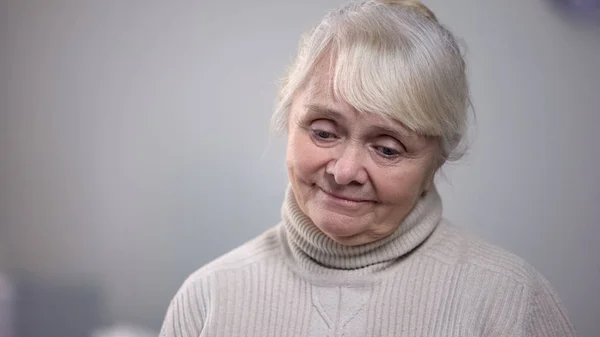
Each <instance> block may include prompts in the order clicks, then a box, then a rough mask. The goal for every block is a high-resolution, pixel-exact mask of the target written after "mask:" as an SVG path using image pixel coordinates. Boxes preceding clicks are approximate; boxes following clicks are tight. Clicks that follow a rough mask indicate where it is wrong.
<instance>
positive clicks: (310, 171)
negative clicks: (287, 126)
mask: <svg viewBox="0 0 600 337" xmlns="http://www.w3.org/2000/svg"><path fill="white" fill-rule="evenodd" d="M326 152H327V151H326V150H325V149H321V148H319V147H317V146H315V145H314V143H313V141H312V140H311V139H310V138H309V137H308V135H302V134H299V133H298V132H294V133H290V137H289V140H288V146H287V167H288V171H289V172H290V175H291V176H295V177H298V178H300V179H310V178H311V177H312V176H313V175H314V174H316V173H318V172H319V170H320V169H321V168H324V165H326V163H327V158H328V156H327V153H326ZM311 180H312V179H311Z"/></svg>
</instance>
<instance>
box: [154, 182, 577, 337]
mask: <svg viewBox="0 0 600 337" xmlns="http://www.w3.org/2000/svg"><path fill="white" fill-rule="evenodd" d="M160 336H162V337H191V336H194V337H199V336H211V337H213V336H214V337H216V336H227V337H233V336H248V337H250V336H257V337H258V336H260V337H267V336H273V337H275V336H276V337H283V336H310V337H312V336H319V337H322V336H331V337H334V336H340V337H341V336H344V337H354V336H356V337H358V336H360V337H364V336H419V337H422V336H444V337H452V336H457V337H458V336H461V337H463V336H540V337H541V336H543V337H551V336H557V337H558V336H560V337H564V336H575V332H574V329H573V327H572V325H571V324H570V323H569V320H568V318H567V315H566V313H565V310H564V308H563V307H562V304H561V303H560V300H559V299H558V297H557V295H556V293H555V292H554V291H553V289H552V288H551V286H550V285H549V283H548V282H547V281H546V279H544V277H543V276H542V275H540V274H539V273H538V272H537V271H536V270H534V269H533V268H532V267H531V266H530V265H528V264H527V263H526V262H524V261H523V260H522V259H520V258H518V257H516V256H514V255H512V254H510V253H507V252H505V251H503V250H501V249H499V248H496V247H494V246H492V245H490V244H487V243H485V242H483V241H482V240H480V239H478V238H476V237H474V236H472V235H470V234H468V233H466V232H464V231H462V230H460V229H458V228H456V227H453V226H452V225H450V224H449V223H448V222H447V221H445V220H444V219H443V218H442V203H441V200H440V197H439V194H438V193H437V191H435V190H433V191H431V192H430V193H428V194H427V196H425V197H424V198H423V199H422V200H420V201H419V203H418V204H417V205H416V206H415V208H414V209H413V211H412V212H411V213H410V214H409V216H408V217H407V218H406V219H405V220H404V222H403V223H402V224H401V226H400V227H399V228H398V230H397V231H396V232H394V233H393V234H392V235H390V236H388V237H386V238H385V239H383V240H380V241H377V242H374V243H371V244H368V245H363V246H357V247H347V246H342V245H339V244H337V243H335V242H334V241H332V240H331V239H329V238H328V237H327V236H325V235H324V234H323V233H322V232H320V231H319V230H318V229H317V228H316V227H315V226H314V225H313V224H312V223H311V221H310V220H309V219H308V218H307V217H306V216H305V215H304V214H303V213H302V212H301V211H300V209H299V207H298V205H297V204H296V202H295V198H294V196H293V193H291V191H290V190H289V189H288V191H287V193H286V197H285V201H284V203H283V207H282V221H281V223H280V224H279V225H277V226H275V227H274V228H272V229H270V230H268V231H266V232H265V233H263V234H262V235H260V236H259V237H257V238H256V239H254V240H252V241H250V242H248V243H246V244H244V245H242V246H241V247H239V248H237V249H235V250H233V251H232V252H230V253H228V254H226V255H224V256H222V257H220V258H219V259H217V260H215V261H213V262H211V263H209V264H207V265H206V266H204V267H202V268H200V269H199V270H198V271H196V272H195V273H193V274H192V275H191V276H190V277H189V278H188V279H187V280H186V281H185V282H184V284H183V285H182V287H181V288H180V289H179V291H178V292H177V294H176V295H175V297H174V298H173V300H172V301H171V304H170V306H169V308H168V310H167V314H166V317H165V320H164V323H163V326H162V329H161V333H160Z"/></svg>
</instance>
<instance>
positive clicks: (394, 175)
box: [372, 164, 426, 206]
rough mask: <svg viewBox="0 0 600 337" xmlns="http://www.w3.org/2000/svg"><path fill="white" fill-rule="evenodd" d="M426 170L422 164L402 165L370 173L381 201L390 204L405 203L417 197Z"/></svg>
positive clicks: (421, 189) (409, 202) (421, 188)
mask: <svg viewBox="0 0 600 337" xmlns="http://www.w3.org/2000/svg"><path fill="white" fill-rule="evenodd" d="M425 177H426V170H425V168H424V167H422V165H408V164H406V165H403V166H402V167H398V168H397V169H395V170H386V171H385V172H381V173H380V174H375V175H372V181H373V184H374V185H375V188H376V189H377V194H378V196H379V198H380V200H381V201H383V202H384V203H385V204H390V205H396V206H399V205H407V204H411V203H412V202H413V201H414V200H416V199H418V198H419V197H420V195H421V193H422V191H423V186H424V182H425Z"/></svg>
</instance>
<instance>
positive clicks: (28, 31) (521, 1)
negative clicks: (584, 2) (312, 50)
mask: <svg viewBox="0 0 600 337" xmlns="http://www.w3.org/2000/svg"><path fill="white" fill-rule="evenodd" d="M344 2H345V1H340V0H327V1H325V0H303V1H281V0H279V1H267V0H260V1H241V0H230V1H158V0H144V1H142V0H129V1H117V0H103V1H92V0H58V1H45V0H0V79H1V81H0V275H1V276H0V336H1V337H30V336H42V335H43V336H50V337H54V336H62V337H70V336H73V337H75V336H91V335H92V332H93V331H95V329H98V328H102V327H110V326H114V325H117V324H125V325H131V326H136V327H139V328H140V329H146V330H144V331H149V332H150V334H151V333H152V332H155V333H157V332H158V329H159V327H160V325H161V323H162V319H163V315H164V313H165V310H166V308H167V306H168V304H169V301H170V299H171V297H172V296H173V295H174V293H175V291H176V290H177V289H178V287H179V286H180V285H181V283H182V282H183V280H184V279H185V278H186V276H187V275H189V274H190V273H191V272H193V271H194V270H196V269H197V268H199V267H200V266H202V265H203V264H204V263H206V262H208V261H210V260H212V259H214V258H215V257H217V256H219V255H221V254H223V253H225V252H227V251H229V250H231V249H232V248H234V247H236V246H238V245H240V244H242V243H244V242H245V241H247V240H249V239H250V238H253V237H254V236H257V235H258V234H260V233H261V232H262V231H264V230H265V229H267V228H269V227H271V226H273V225H275V224H276V223H277V221H278V219H279V208H280V204H281V201H282V198H283V193H284V189H285V186H286V184H287V176H286V171H285V166H284V156H285V153H284V149H285V147H284V144H285V139H275V140H273V141H271V142H270V141H269V138H268V123H269V118H270V115H271V112H272V108H273V103H274V99H275V94H276V90H277V81H278V78H279V77H280V76H281V75H282V74H283V71H284V69H285V67H286V66H287V65H288V64H289V63H290V61H291V59H292V57H293V56H294V53H295V50H296V44H297V41H298V38H299V36H300V34H301V33H302V32H303V31H305V30H307V29H308V28H310V27H311V26H312V25H313V24H315V23H317V22H318V21H319V20H320V18H321V17H322V16H323V15H324V14H325V12H326V11H327V10H329V9H332V8H335V7H337V6H339V5H341V4H342V3H344ZM425 3H426V4H427V5H428V6H430V7H431V9H432V10H433V11H434V12H435V13H436V14H437V16H438V17H439V19H440V20H441V21H442V22H443V23H444V24H446V25H447V26H448V27H450V29H451V30H452V31H453V32H454V33H455V34H456V35H457V36H458V37H460V38H461V39H462V40H463V41H464V43H465V45H466V51H467V55H468V62H469V67H470V68H469V72H470V79H471V85H472V92H473V103H474V106H475V112H476V115H477V125H476V127H475V129H474V130H475V132H474V134H473V137H472V142H473V145H472V147H471V151H470V153H469V155H468V156H467V157H466V158H465V159H464V160H463V161H461V162H459V163H457V164H452V165H448V166H447V167H445V168H444V176H443V177H441V179H439V182H438V186H439V188H440V190H441V193H442V196H443V199H444V203H445V212H446V217H448V218H449V219H450V220H451V221H452V222H454V223H455V224H457V225H459V226H462V227H465V228H469V229H471V230H472V231H474V232H476V233H477V234H479V235H480V236H482V237H484V238H485V239H487V240H488V241H491V242H493V243H495V244H497V245H500V246H502V247H504V248H506V249H508V250H510V251H512V252H514V253H516V254H518V255H520V256H522V257H524V258H525V259H527V260H528V261H529V262H531V263H532V264H533V265H534V266H535V267H536V268H537V269H538V270H540V271H541V272H542V273H543V274H544V275H545V276H546V277H547V278H548V279H549V280H550V281H551V283H552V284H553V285H554V287H555V288H556V290H557V291H558V293H559V295H560V297H561V299H562V300H563V302H564V304H565V306H566V307H567V309H568V311H569V314H570V316H571V318H572V321H573V323H574V324H575V326H576V329H577V330H578V332H579V334H580V336H589V337H593V336H600V326H599V324H598V319H599V318H600V314H599V313H600V292H599V291H598V286H600V244H599V243H598V241H600V177H599V175H600V141H599V140H598V134H599V128H600V111H599V110H600V108H599V107H600V21H598V20H597V18H594V17H593V16H590V15H588V13H585V12H584V13H576V11H572V10H569V9H571V8H570V7H569V8H567V7H568V6H567V7H561V6H556V3H555V2H552V1H550V0H504V1H481V0H454V1H444V0H428V1H425ZM140 331H142V330H140Z"/></svg>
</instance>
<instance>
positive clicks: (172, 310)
mask: <svg viewBox="0 0 600 337" xmlns="http://www.w3.org/2000/svg"><path fill="white" fill-rule="evenodd" d="M279 228H280V226H275V227H273V228H271V229H269V230H267V231H266V232H264V233H263V234H261V235H260V236H258V237H256V238H254V239H253V240H250V241H248V242H246V243H244V244H243V245H241V246H239V247H237V248H235V249H233V250H232V251H230V252H228V253H226V254H224V255H222V256H221V257H219V258H217V259H215V260H213V261H211V262H209V263H207V264H206V265H204V266H203V267H201V268H199V269H198V270H196V271H195V272H193V273H191V274H190V275H189V276H188V277H187V278H186V279H185V281H184V282H183V284H182V285H181V286H180V287H179V289H178V290H177V292H176V293H175V296H174V297H173V299H172V300H171V302H170V304H169V307H168V309H167V313H166V315H165V318H164V321H163V324H162V327H161V332H160V336H161V337H163V336H164V337H172V336H198V335H199V334H200V332H201V331H202V329H203V326H204V323H205V321H204V320H205V318H206V317H207V313H208V312H209V311H211V308H212V309H214V307H213V306H214V302H215V301H218V300H219V298H218V297H219V294H220V293H222V292H227V289H229V288H230V287H234V288H236V289H237V288H240V289H241V287H242V286H243V284H244V283H245V282H247V281H248V278H249V277H256V276H258V275H257V274H260V275H262V274H265V273H269V270H270V268H271V267H273V266H275V265H276V264H277V263H281V262H280V261H279V260H280V259H278V258H277V256H279V254H278V252H279V251H280V244H279V242H280V241H279Z"/></svg>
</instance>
